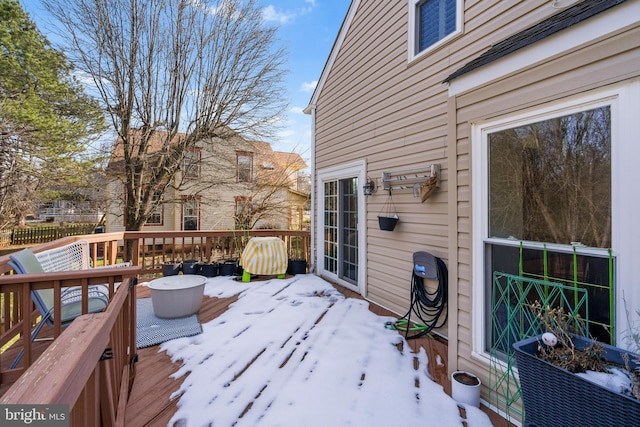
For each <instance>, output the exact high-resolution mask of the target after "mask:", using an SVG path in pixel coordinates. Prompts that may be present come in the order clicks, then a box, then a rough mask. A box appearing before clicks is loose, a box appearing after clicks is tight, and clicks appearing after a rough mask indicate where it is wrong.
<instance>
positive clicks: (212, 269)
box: [197, 262, 219, 277]
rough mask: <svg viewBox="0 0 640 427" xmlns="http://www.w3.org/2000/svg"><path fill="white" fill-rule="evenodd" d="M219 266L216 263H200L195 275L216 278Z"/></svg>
mask: <svg viewBox="0 0 640 427" xmlns="http://www.w3.org/2000/svg"><path fill="white" fill-rule="evenodd" d="M218 268H219V265H218V263H217V262H201V263H199V264H198V269H197V274H200V275H201V276H204V277H216V276H217V275H218Z"/></svg>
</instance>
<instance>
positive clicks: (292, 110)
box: [289, 107, 304, 114]
mask: <svg viewBox="0 0 640 427" xmlns="http://www.w3.org/2000/svg"><path fill="white" fill-rule="evenodd" d="M289 112H290V113H293V114H304V108H302V107H291V108H289Z"/></svg>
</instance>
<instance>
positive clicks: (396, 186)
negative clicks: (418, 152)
mask: <svg viewBox="0 0 640 427" xmlns="http://www.w3.org/2000/svg"><path fill="white" fill-rule="evenodd" d="M432 176H435V177H436V179H437V181H436V188H440V164H439V163H433V164H430V165H426V166H424V167H421V168H413V169H403V170H399V171H392V172H382V188H383V189H385V190H388V191H389V190H408V189H411V190H413V191H414V195H416V189H418V190H419V189H420V186H421V185H422V184H426V183H427V182H428V181H429V180H430V179H431V177H432ZM418 196H419V191H418V194H417V195H416V197H418Z"/></svg>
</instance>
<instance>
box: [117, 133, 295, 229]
mask: <svg viewBox="0 0 640 427" xmlns="http://www.w3.org/2000/svg"><path fill="white" fill-rule="evenodd" d="M195 148H196V150H198V152H199V153H200V165H199V178H196V179H188V178H184V179H183V177H182V175H181V174H180V173H178V174H177V176H176V177H175V179H174V182H173V185H170V186H168V187H167V189H166V191H165V193H164V195H163V200H164V201H165V203H164V204H163V206H162V211H163V214H162V217H163V222H162V224H146V225H145V226H144V227H143V230H145V231H169V230H182V229H183V211H182V201H183V200H184V199H185V198H195V199H197V200H198V201H199V205H200V210H199V216H198V222H199V229H200V230H232V229H235V228H236V223H235V215H236V201H237V200H238V199H242V198H244V199H247V200H248V199H251V200H252V201H253V202H255V203H256V204H257V203H263V204H264V205H265V206H266V208H267V209H266V210H267V212H266V213H265V214H263V215H262V217H261V218H260V219H259V220H257V221H256V223H255V224H254V226H253V228H278V229H287V228H288V227H289V225H290V224H291V223H292V221H291V214H290V208H291V207H292V206H297V205H299V204H301V203H303V201H301V199H304V198H305V197H304V195H302V194H297V193H296V192H295V191H292V190H295V189H296V187H297V171H298V170H299V169H302V167H304V165H303V164H300V163H298V162H302V160H301V159H300V157H299V156H298V155H294V154H291V153H279V152H273V151H272V150H271V147H270V146H269V144H267V143H263V142H252V141H247V140H245V139H243V138H241V137H239V136H233V137H231V138H230V139H226V140H222V139H220V138H213V139H207V140H202V141H199V142H198V143H197V144H196V147H195ZM237 153H245V154H249V155H252V156H253V167H252V174H253V180H252V181H250V182H239V181H238V179H237V175H238V168H237ZM288 161H290V162H291V164H286V162H288ZM276 162H280V163H279V164H276V165H275V166H274V165H273V164H274V163H276ZM282 162H284V163H285V164H282ZM175 188H180V189H179V190H175ZM108 195H109V201H108V206H109V215H108V220H107V231H122V230H124V229H125V220H124V217H123V215H122V212H123V210H124V205H123V203H124V199H125V197H124V185H123V182H122V181H121V180H120V179H114V180H111V181H110V182H109V184H108Z"/></svg>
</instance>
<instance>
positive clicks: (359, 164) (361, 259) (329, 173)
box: [315, 160, 367, 296]
mask: <svg viewBox="0 0 640 427" xmlns="http://www.w3.org/2000/svg"><path fill="white" fill-rule="evenodd" d="M366 176H367V175H366V162H365V161H364V160H359V161H355V162H351V163H344V164H341V165H337V166H333V167H329V168H325V169H321V170H319V171H318V181H317V182H318V184H317V186H316V188H317V191H318V196H317V201H318V203H317V210H316V213H315V217H316V219H317V221H316V237H315V241H316V246H317V254H316V264H317V272H318V275H319V276H321V277H326V278H328V279H330V280H334V281H336V282H337V283H338V284H340V285H342V286H344V287H346V288H348V289H351V290H354V291H356V292H358V293H360V295H363V296H365V295H366V277H367V275H366V274H367V257H366V243H367V240H366V231H367V230H366V223H367V212H366V211H367V209H366V202H365V197H364V191H361V188H362V184H363V183H364V182H365V181H366ZM354 177H356V178H358V284H357V287H356V286H354V285H353V284H352V283H349V282H347V281H345V280H342V279H340V278H339V277H338V276H337V275H336V274H334V273H332V272H330V271H327V270H325V269H324V238H323V235H324V182H325V181H335V180H338V179H346V178H354Z"/></svg>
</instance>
